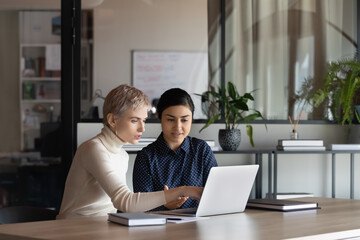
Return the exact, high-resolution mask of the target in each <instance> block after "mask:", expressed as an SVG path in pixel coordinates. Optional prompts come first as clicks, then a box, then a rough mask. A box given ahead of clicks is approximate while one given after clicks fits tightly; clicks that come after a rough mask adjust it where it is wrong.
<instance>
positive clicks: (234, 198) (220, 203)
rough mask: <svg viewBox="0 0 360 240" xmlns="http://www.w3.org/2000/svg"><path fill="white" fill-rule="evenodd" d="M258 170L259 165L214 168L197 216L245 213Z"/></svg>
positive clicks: (207, 182)
mask: <svg viewBox="0 0 360 240" xmlns="http://www.w3.org/2000/svg"><path fill="white" fill-rule="evenodd" d="M258 169H259V165H240V166H221V167H212V168H211V170H210V173H209V176H208V179H207V181H206V185H205V187H204V191H203V194H202V197H201V200H200V203H199V206H198V209H197V211H196V216H197V217H202V216H210V215H218V214H226V213H236V212H243V211H244V210H245V207H246V203H247V201H248V199H249V196H250V192H251V189H252V186H253V184H254V181H255V177H256V173H257V171H258Z"/></svg>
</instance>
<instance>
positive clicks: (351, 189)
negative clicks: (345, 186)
mask: <svg viewBox="0 0 360 240" xmlns="http://www.w3.org/2000/svg"><path fill="white" fill-rule="evenodd" d="M350 198H351V199H354V153H350Z"/></svg>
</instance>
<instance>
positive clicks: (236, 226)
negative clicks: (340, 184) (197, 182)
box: [0, 198, 360, 240]
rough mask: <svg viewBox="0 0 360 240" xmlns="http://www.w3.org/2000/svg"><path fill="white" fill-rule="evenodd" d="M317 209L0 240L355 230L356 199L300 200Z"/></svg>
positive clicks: (45, 225) (13, 232) (3, 232)
mask: <svg viewBox="0 0 360 240" xmlns="http://www.w3.org/2000/svg"><path fill="white" fill-rule="evenodd" d="M302 200H311V201H317V202H318V203H319V206H320V207H321V209H319V210H307V211H297V212H287V213H284V212H277V211H266V210H255V209H246V211H245V212H244V213H237V214H228V215H219V216H212V217H210V218H209V219H205V220H201V221H197V222H189V223H182V224H174V223H168V224H166V225H164V226H146V227H125V226H122V225H118V224H115V223H110V222H108V221H107V220H106V219H107V217H95V218H82V219H65V220H54V221H43V222H32V223H18V224H6V225H0V239H77V240H82V239H87V240H88V239H101V240H104V239H284V238H294V237H301V236H310V235H318V234H324V233H333V232H339V231H348V230H353V229H360V200H350V199H331V198H303V199H302Z"/></svg>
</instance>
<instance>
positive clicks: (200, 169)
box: [133, 134, 217, 210]
mask: <svg viewBox="0 0 360 240" xmlns="http://www.w3.org/2000/svg"><path fill="white" fill-rule="evenodd" d="M213 166H217V162H216V160H215V156H214V154H213V152H212V150H211V148H210V147H209V145H208V144H207V143H206V142H205V141H203V140H201V139H197V138H192V137H189V136H188V137H186V138H185V140H184V142H183V144H182V145H181V147H180V148H179V149H178V150H177V151H176V152H174V151H173V150H171V149H170V148H169V146H168V145H167V143H166V142H165V140H164V138H163V135H162V134H160V136H159V137H158V139H157V140H156V141H155V142H153V143H152V144H150V145H148V146H147V147H145V148H144V149H142V150H141V151H140V152H139V153H138V154H137V156H136V159H135V164H134V171H133V187H134V192H153V191H162V190H164V185H167V186H168V187H169V188H174V187H179V186H202V187H203V186H205V182H206V179H207V176H208V174H209V171H210V169H211V167H213ZM197 205H198V204H197V201H196V200H192V199H190V198H189V199H188V200H187V201H186V202H185V203H184V204H183V205H182V208H189V207H196V206H197ZM164 209H166V208H165V207H164V206H162V207H159V208H156V209H154V210H164Z"/></svg>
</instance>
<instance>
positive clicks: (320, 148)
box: [276, 145, 326, 151]
mask: <svg viewBox="0 0 360 240" xmlns="http://www.w3.org/2000/svg"><path fill="white" fill-rule="evenodd" d="M276 149H277V150H279V151H325V150H326V148H325V146H279V145H278V146H276Z"/></svg>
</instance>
